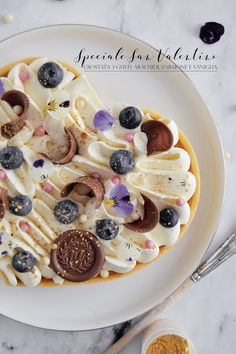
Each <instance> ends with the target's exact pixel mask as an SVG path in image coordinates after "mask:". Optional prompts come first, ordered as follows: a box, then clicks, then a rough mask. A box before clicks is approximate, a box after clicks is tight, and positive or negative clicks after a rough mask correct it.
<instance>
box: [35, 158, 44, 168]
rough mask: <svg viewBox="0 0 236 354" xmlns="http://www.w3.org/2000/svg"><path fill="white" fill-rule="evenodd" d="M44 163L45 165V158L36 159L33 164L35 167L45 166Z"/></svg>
mask: <svg viewBox="0 0 236 354" xmlns="http://www.w3.org/2000/svg"><path fill="white" fill-rule="evenodd" d="M43 165H44V160H43V159H39V160H35V161H34V162H33V166H34V167H35V168H38V167H43Z"/></svg>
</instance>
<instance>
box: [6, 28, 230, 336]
mask: <svg viewBox="0 0 236 354" xmlns="http://www.w3.org/2000/svg"><path fill="white" fill-rule="evenodd" d="M83 47H84V48H87V49H89V50H90V52H94V53H96V52H98V51H99V52H102V51H108V52H112V51H116V50H117V48H119V47H125V48H126V49H127V50H130V51H131V52H132V50H134V49H135V48H137V47H138V48H140V49H141V50H142V51H143V52H152V53H154V54H156V53H155V50H154V49H153V48H151V47H150V46H149V45H148V44H146V43H144V42H141V41H139V40H137V39H135V38H132V37H129V36H127V35H124V34H121V33H118V32H115V31H112V30H108V29H104V28H98V27H92V26H85V25H60V26H52V27H44V28H39V29H36V30H32V31H28V32H24V33H22V34H19V35H17V36H14V37H11V38H9V39H7V40H5V41H3V42H2V43H1V44H0V65H3V64H6V63H7V62H10V61H13V60H15V59H18V58H23V57H30V56H47V57H52V58H58V59H62V60H65V61H66V62H68V63H69V64H71V65H73V64H74V63H73V58H74V57H75V56H76V55H78V51H79V50H80V49H81V48H83ZM88 76H89V79H90V81H91V82H92V84H93V85H94V87H95V88H96V90H97V91H98V92H99V95H100V97H101V99H102V100H103V101H105V102H106V103H109V102H114V101H121V102H122V101H123V102H127V103H129V104H133V105H137V106H145V107H149V108H150V109H153V110H156V111H158V112H161V113H163V114H164V115H166V116H169V117H171V118H173V119H174V120H175V121H176V122H177V124H178V126H179V127H180V128H181V129H182V130H183V131H184V132H185V133H186V134H187V136H188V138H189V139H190V141H191V143H192V145H193V147H194V149H195V151H196V154H197V158H198V162H199V165H200V172H201V198H200V203H199V206H198V210H197V213H196V216H195V218H194V220H193V222H192V224H191V226H190V228H189V230H188V231H187V233H186V234H185V236H184V237H183V239H182V240H181V241H180V242H179V243H178V244H177V245H176V246H175V247H174V248H173V250H171V251H170V252H169V253H168V254H167V255H165V256H164V257H162V258H161V259H160V260H159V261H158V262H154V263H153V264H152V265H150V266H148V267H147V268H145V269H143V270H141V271H140V272H136V273H134V274H132V275H130V276H127V277H125V278H122V279H120V280H115V281H110V282H105V283H100V284H93V285H78V286H67V287H53V288H35V289H29V288H8V287H6V286H5V285H4V284H3V283H2V282H1V284H0V292H1V301H0V313H2V314H3V315H6V316H8V317H10V318H12V319H15V320H18V321H21V322H24V323H27V324H31V325H34V326H39V327H44V328H48V329H59V330H86V329H95V328H99V327H104V326H108V325H113V324H115V323H118V322H121V321H124V320H128V319H130V318H133V317H135V316H137V315H140V314H141V313H144V312H145V311H147V310H149V309H151V308H152V307H153V306H154V305H156V304H157V303H158V302H160V301H161V300H162V299H164V298H165V297H166V296H168V295H169V294H170V293H171V292H172V291H173V290H174V289H175V288H176V287H177V286H179V285H180V284H181V283H182V282H183V281H184V280H185V279H186V278H187V276H189V275H190V273H191V272H192V271H193V270H194V268H195V267H196V266H197V265H198V263H199V261H200V259H201V258H202V256H203V254H204V252H205V251H206V249H207V247H208V245H209V243H210V241H211V239H212V237H213V235H214V232H215V230H216V227H217V223H218V219H219V216H220V211H221V206H222V201H223V194H224V159H223V154H222V147H221V142H220V138H219V135H218V132H217V129H216V127H215V124H214V122H213V120H212V117H211V115H210V113H209V111H208V109H207V107H206V105H205V103H204V102H203V100H202V98H201V97H200V95H199V93H198V92H197V91H196V89H195V87H194V86H193V84H192V82H191V81H190V80H189V79H188V78H187V76H186V75H185V74H184V73H183V72H180V71H178V72H155V73H150V72H139V73H132V72H121V73H116V72H106V73H102V72H96V73H89V75H88Z"/></svg>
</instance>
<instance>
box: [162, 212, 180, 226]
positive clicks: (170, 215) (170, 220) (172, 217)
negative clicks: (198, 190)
mask: <svg viewBox="0 0 236 354" xmlns="http://www.w3.org/2000/svg"><path fill="white" fill-rule="evenodd" d="M178 220H179V215H178V213H177V211H176V210H175V209H173V208H166V209H163V210H162V211H161V212H160V224H161V225H162V226H164V227H167V228H171V227H174V226H175V225H176V224H177V223H178Z"/></svg>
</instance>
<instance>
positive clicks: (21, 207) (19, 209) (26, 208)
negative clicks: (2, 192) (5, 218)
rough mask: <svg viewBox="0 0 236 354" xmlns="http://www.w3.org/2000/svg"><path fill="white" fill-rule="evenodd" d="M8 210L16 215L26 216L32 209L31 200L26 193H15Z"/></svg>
mask: <svg viewBox="0 0 236 354" xmlns="http://www.w3.org/2000/svg"><path fill="white" fill-rule="evenodd" d="M9 210H10V212H11V213H12V214H14V215H17V216H26V215H28V214H29V213H30V212H31V210H32V201H31V200H30V198H29V197H27V196H26V195H22V194H20V195H17V196H16V197H14V198H12V199H11V200H10V204H9Z"/></svg>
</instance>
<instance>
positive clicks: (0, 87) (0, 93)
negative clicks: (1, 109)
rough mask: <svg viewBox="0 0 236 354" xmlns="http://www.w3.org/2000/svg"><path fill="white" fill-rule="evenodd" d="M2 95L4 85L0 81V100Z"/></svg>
mask: <svg viewBox="0 0 236 354" xmlns="http://www.w3.org/2000/svg"><path fill="white" fill-rule="evenodd" d="M3 94H4V83H3V81H2V80H1V79H0V98H1V97H2V95H3Z"/></svg>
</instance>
